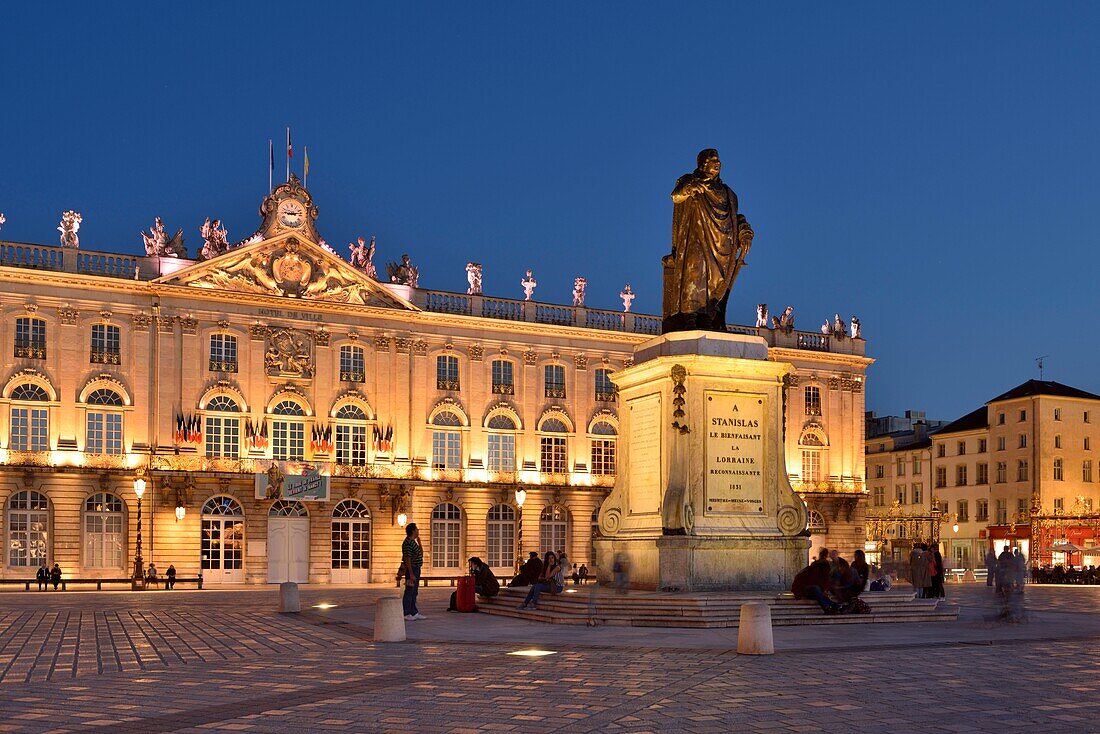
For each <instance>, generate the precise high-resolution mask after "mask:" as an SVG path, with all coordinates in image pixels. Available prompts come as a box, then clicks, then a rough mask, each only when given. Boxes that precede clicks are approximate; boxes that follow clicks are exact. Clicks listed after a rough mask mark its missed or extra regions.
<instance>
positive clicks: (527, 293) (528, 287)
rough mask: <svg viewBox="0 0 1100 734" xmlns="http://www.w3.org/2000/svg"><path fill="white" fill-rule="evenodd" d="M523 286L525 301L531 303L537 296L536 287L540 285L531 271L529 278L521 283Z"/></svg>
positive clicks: (528, 272)
mask: <svg viewBox="0 0 1100 734" xmlns="http://www.w3.org/2000/svg"><path fill="white" fill-rule="evenodd" d="M519 284H520V285H522V286H523V300H525V301H530V300H531V299H532V298H533V297H534V295H535V286H537V285H538V281H536V280H535V278H534V276H533V275H531V271H530V270H528V271H527V276H526V277H525V278H524V279H523V280H521V281H520V282H519Z"/></svg>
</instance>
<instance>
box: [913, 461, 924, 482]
mask: <svg viewBox="0 0 1100 734" xmlns="http://www.w3.org/2000/svg"><path fill="white" fill-rule="evenodd" d="M923 471H924V467H923V466H921V459H920V457H919V456H914V457H913V476H915V477H919V476H920V475H921V473H922V472H923Z"/></svg>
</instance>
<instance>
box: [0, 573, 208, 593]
mask: <svg viewBox="0 0 1100 734" xmlns="http://www.w3.org/2000/svg"><path fill="white" fill-rule="evenodd" d="M165 581H167V577H165V576H158V577H157V578H156V580H155V581H150V582H149V583H150V584H151V585H152V586H154V587H155V586H156V585H158V584H159V585H160V588H163V589H167V586H166V585H165ZM132 583H133V579H131V578H124V579H67V578H62V579H61V590H62V591H68V590H69V589H68V587H69V585H70V584H72V585H76V586H81V585H87V586H90V585H92V584H95V590H96V591H103V584H126V585H128V586H129V585H130V584H132ZM176 584H177V585H178V584H195V585H197V586H198V588H199V589H201V588H202V576H191V577H185V576H177V577H176ZM0 585H5V586H20V585H21V586H22V587H23V590H24V591H30V590H31V586H37V585H38V581H37V580H36V579H0ZM46 588H47V589H52V588H53V582H49V581H47V582H46Z"/></svg>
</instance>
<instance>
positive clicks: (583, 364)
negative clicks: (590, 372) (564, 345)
mask: <svg viewBox="0 0 1100 734" xmlns="http://www.w3.org/2000/svg"><path fill="white" fill-rule="evenodd" d="M573 366H575V367H576V368H577V369H578V370H580V371H582V372H583V371H585V370H587V369H588V355H587V354H574V355H573Z"/></svg>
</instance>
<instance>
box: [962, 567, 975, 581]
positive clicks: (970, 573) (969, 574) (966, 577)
mask: <svg viewBox="0 0 1100 734" xmlns="http://www.w3.org/2000/svg"><path fill="white" fill-rule="evenodd" d="M977 580H978V577H977V576H975V575H974V569H972V568H968V569H966V573H964V574H963V581H965V582H966V583H968V584H972V583H974V582H975V581H977Z"/></svg>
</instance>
